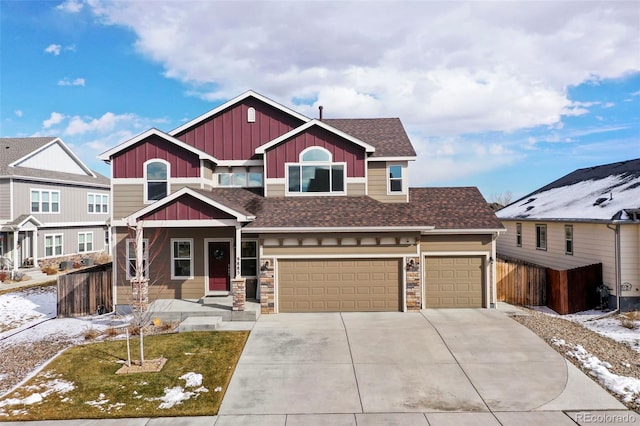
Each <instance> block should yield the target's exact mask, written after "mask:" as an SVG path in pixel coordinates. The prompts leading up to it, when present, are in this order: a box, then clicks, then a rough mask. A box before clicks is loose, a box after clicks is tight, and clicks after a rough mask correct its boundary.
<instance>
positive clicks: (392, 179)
mask: <svg viewBox="0 0 640 426" xmlns="http://www.w3.org/2000/svg"><path fill="white" fill-rule="evenodd" d="M387 172H388V173H387V175H388V176H389V180H388V185H387V190H388V192H389V193H390V194H392V193H403V192H405V184H404V168H403V167H402V166H401V165H400V164H390V165H389V166H387Z"/></svg>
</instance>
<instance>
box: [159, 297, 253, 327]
mask: <svg viewBox="0 0 640 426" xmlns="http://www.w3.org/2000/svg"><path fill="white" fill-rule="evenodd" d="M208 299H212V298H211V297H209V298H208ZM215 299H216V302H215V303H213V302H211V301H209V302H208V303H207V304H203V303H200V300H198V299H158V300H156V301H154V302H152V303H151V304H150V305H149V311H150V312H151V315H152V318H160V319H161V320H163V321H170V322H181V321H184V320H185V319H187V318H189V317H208V316H212V317H214V316H217V317H221V318H222V321H256V320H257V319H258V318H259V317H260V304H259V303H258V302H255V301H247V302H246V304H245V310H244V311H233V310H232V307H233V297H231V296H227V297H216V298H215Z"/></svg>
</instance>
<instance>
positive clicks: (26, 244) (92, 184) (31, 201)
mask: <svg viewBox="0 0 640 426" xmlns="http://www.w3.org/2000/svg"><path fill="white" fill-rule="evenodd" d="M109 212H110V183H109V179H108V178H107V177H105V176H102V175H100V174H99V173H96V172H94V171H92V170H90V169H89V168H88V167H87V166H86V165H85V164H83V162H82V161H81V160H80V159H79V158H78V157H77V156H76V155H75V154H74V153H73V152H72V151H71V149H69V147H68V146H67V145H66V144H65V143H64V142H63V141H62V139H60V138H56V137H37V138H0V257H1V258H2V261H3V265H4V266H9V267H11V268H14V269H17V268H19V267H23V266H31V265H34V266H36V265H38V264H39V263H41V262H43V261H46V260H50V261H54V260H57V259H58V258H60V259H64V258H70V257H73V256H78V255H80V256H90V255H95V254H96V253H98V252H102V251H105V250H108V247H109V244H108V226H107V225H108V219H109V217H110V214H109Z"/></svg>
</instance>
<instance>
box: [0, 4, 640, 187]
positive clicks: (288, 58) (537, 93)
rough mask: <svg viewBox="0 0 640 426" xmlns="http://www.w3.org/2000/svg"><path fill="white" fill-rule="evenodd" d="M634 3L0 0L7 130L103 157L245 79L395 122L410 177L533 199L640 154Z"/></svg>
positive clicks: (639, 54)
mask: <svg viewBox="0 0 640 426" xmlns="http://www.w3.org/2000/svg"><path fill="white" fill-rule="evenodd" d="M639 22H640V6H639V5H638V3H637V1H629V2H622V1H605V2H580V1H565V2H562V1H553V2H551V1H523V2H506V1H504V2H484V1H474V2H469V3H465V2H454V1H440V2H435V1H412V2H397V1H394V2H391V1H388V2H387V1H376V2H365V1H352V2H324V1H305V2H301V1H300V2H298V1H260V2H249V1H233V2H222V1H208V2H207V1H188V0H187V1H168V2H162V1H151V0H147V1H142V0H138V1H100V0H86V1H82V0H66V1H12V0H2V1H0V31H1V34H0V36H1V38H0V42H1V51H0V54H1V57H0V60H1V64H2V66H1V70H0V73H1V74H0V97H1V98H0V135H1V136H4V137H19V136H38V135H46V136H49V135H51V136H60V137H61V138H62V139H63V140H64V141H65V142H67V143H68V144H69V145H70V146H72V148H73V149H74V150H75V151H76V152H77V153H78V154H79V156H80V158H81V159H82V160H83V161H85V162H86V163H87V164H88V165H89V166H90V167H92V168H94V169H96V170H97V171H99V172H101V173H103V174H107V175H108V173H109V172H108V168H107V167H106V166H105V165H103V164H102V163H100V162H99V161H98V160H97V159H96V158H95V157H96V155H98V154H99V153H100V152H103V151H104V150H106V149H108V148H110V147H112V146H114V145H116V144H118V143H120V142H122V141H124V140H126V139H128V138H130V137H132V136H135V135H136V134H138V133H140V132H143V131H144V130H147V129H148V128H149V127H157V128H159V129H161V130H165V131H169V130H171V129H173V128H176V127H178V126H180V125H181V124H183V123H184V122H185V121H187V120H190V119H192V118H195V117H196V116H198V115H200V114H202V113H204V112H206V111H208V110H210V109H212V108H215V107H216V106H217V105H219V104H221V103H222V102H224V101H227V100H229V99H231V98H233V97H235V96H237V95H239V94H241V93H243V92H245V91H246V90H248V89H253V90H255V91H257V92H259V93H261V94H263V95H265V96H268V97H270V98H272V99H273V100H275V101H277V102H280V103H282V104H284V105H286V106H289V107H292V108H294V109H296V110H297V111H299V112H301V113H303V114H305V115H307V116H309V117H314V118H315V117H317V115H318V112H317V111H318V105H323V106H324V116H325V117H327V118H355V117H400V119H401V120H402V122H403V123H404V126H405V128H406V130H407V131H408V133H409V136H410V137H411V140H412V141H413V143H414V145H415V147H416V150H417V151H418V155H419V158H418V160H417V161H416V162H415V163H414V164H413V165H412V167H411V168H410V180H411V184H412V186H425V185H430V186H447V185H471V186H478V187H479V188H480V190H481V191H482V192H483V194H484V195H485V197H486V198H488V199H491V198H492V197H493V196H494V194H502V193H505V192H507V191H510V192H512V193H513V195H514V196H518V195H524V194H526V193H528V192H530V191H532V190H534V189H536V188H538V187H540V186H542V185H544V184H546V183H548V182H550V181H552V180H554V179H556V178H558V177H560V176H562V175H564V174H566V173H568V172H570V171H572V170H575V169H576V168H581V167H588V166H593V165H597V164H604V163H609V162H614V161H622V160H626V159H632V158H638V157H640V117H639V116H640V25H639Z"/></svg>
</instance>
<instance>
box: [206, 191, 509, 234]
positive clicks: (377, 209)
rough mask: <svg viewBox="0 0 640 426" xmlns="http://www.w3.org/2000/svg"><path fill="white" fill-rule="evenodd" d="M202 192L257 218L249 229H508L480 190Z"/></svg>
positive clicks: (248, 226)
mask: <svg viewBox="0 0 640 426" xmlns="http://www.w3.org/2000/svg"><path fill="white" fill-rule="evenodd" d="M197 191H198V192H199V193H201V194H203V195H205V196H207V197H209V198H211V199H213V200H215V201H217V202H219V203H221V204H224V205H226V206H228V207H230V208H232V209H234V210H236V211H238V212H239V213H243V214H245V215H252V216H256V219H255V220H254V221H253V222H251V223H249V224H248V225H247V226H246V228H247V229H250V228H260V229H263V228H301V227H303V228H329V227H330V228H363V227H366V228H371V227H375V228H381V230H383V228H385V227H422V228H428V227H435V229H503V226H502V223H501V222H500V221H499V220H498V219H497V218H496V216H495V214H494V213H493V211H492V210H491V209H490V208H489V206H488V204H487V202H486V201H485V199H484V197H482V195H481V194H480V191H478V189H477V188H473V187H460V188H411V189H410V190H409V198H410V202H409V203H406V204H405V203H382V202H380V201H377V200H374V199H373V198H371V197H366V196H362V197H323V196H318V197H286V198H285V197H276V198H264V197H262V196H261V195H259V194H257V193H254V192H252V191H250V190H245V189H238V188H215V189H213V190H211V191H206V190H197Z"/></svg>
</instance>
